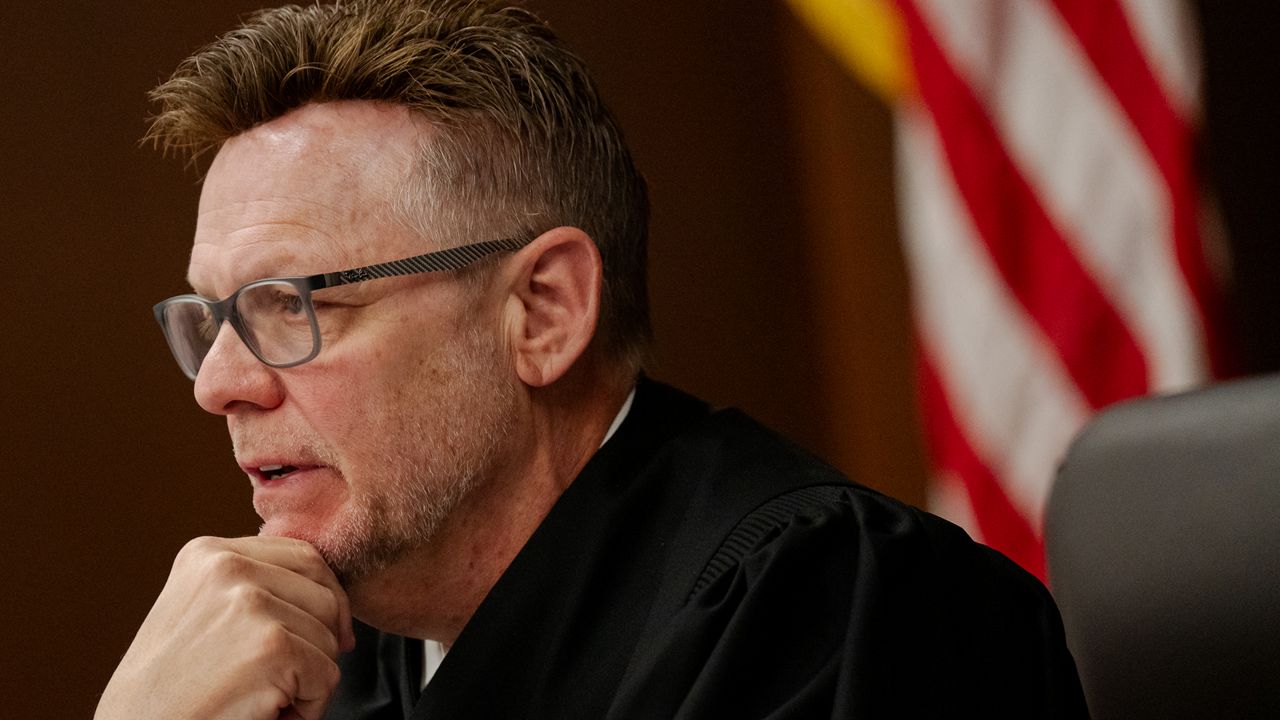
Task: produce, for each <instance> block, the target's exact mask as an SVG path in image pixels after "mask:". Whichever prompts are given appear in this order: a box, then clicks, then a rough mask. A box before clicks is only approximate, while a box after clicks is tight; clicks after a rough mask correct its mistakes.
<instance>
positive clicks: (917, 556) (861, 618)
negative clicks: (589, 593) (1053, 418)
mask: <svg viewBox="0 0 1280 720" xmlns="http://www.w3.org/2000/svg"><path fill="white" fill-rule="evenodd" d="M702 432H706V433H708V434H709V435H711V436H713V437H718V438H719V440H718V441H717V442H714V443H708V442H706V441H705V440H704V441H699V442H694V443H693V444H694V445H695V446H698V447H701V448H703V452H710V453H711V456H710V457H704V458H703V460H702V463H703V468H704V473H705V475H704V477H703V478H702V482H701V486H702V487H704V488H707V492H708V494H709V496H708V497H707V498H705V499H703V500H702V505H704V506H705V507H706V508H707V511H706V513H705V516H704V517H698V518H691V519H690V520H689V522H692V523H693V524H695V525H702V526H711V527H717V528H721V530H720V531H718V532H723V534H722V535H721V536H720V537H719V538H718V539H717V540H716V546H715V547H714V548H713V549H711V550H710V551H709V552H708V550H707V549H706V547H709V546H704V547H703V548H702V549H700V550H698V551H690V554H691V555H694V556H696V555H699V554H700V553H701V554H702V555H703V557H706V558H709V559H708V560H706V561H705V565H704V566H703V567H702V568H701V569H700V570H699V571H698V572H697V573H696V574H695V577H696V579H695V580H693V581H692V584H691V585H690V586H689V587H688V590H687V592H686V593H685V594H684V597H683V598H681V599H680V602H679V605H678V607H676V606H675V603H674V602H671V601H669V602H668V607H667V609H666V610H665V611H664V610H663V608H662V607H661V603H659V607H658V609H657V612H659V613H661V614H663V617H662V618H661V620H660V621H658V622H654V621H653V619H652V618H651V622H650V625H649V630H650V631H651V632H650V634H648V635H647V636H646V637H644V638H643V639H642V640H641V642H640V644H639V646H638V648H637V651H636V654H635V655H634V656H633V659H632V662H631V665H630V666H629V668H628V671H627V673H626V675H625V678H624V681H623V684H622V687H620V689H619V692H618V695H617V696H616V700H615V703H614V705H613V708H612V713H611V717H619V718H621V717H674V718H703V717H706V718H711V717H770V718H774V717H776V718H783V717H795V718H801V717H944V716H946V717H950V716H953V715H954V714H956V712H957V710H961V709H964V710H966V712H965V714H968V712H967V711H968V710H972V711H975V712H978V713H980V714H982V715H984V716H987V717H1019V718H1037V717H1045V718H1076V717H1087V711H1086V709H1085V705H1084V700H1083V694H1082V692H1081V688H1080V684H1079V680H1078V676H1077V674H1076V670H1075V665H1074V662H1073V661H1072V659H1071V656H1070V654H1069V653H1068V652H1067V649H1066V644H1065V639H1064V636H1063V630H1062V622H1061V618H1060V616H1059V614H1058V611H1057V608H1056V606H1055V605H1054V602H1053V600H1052V598H1051V597H1050V595H1049V593H1048V591H1047V590H1046V589H1045V587H1044V586H1043V584H1041V583H1040V581H1039V580H1038V579H1036V578H1035V577H1033V576H1031V575H1030V574H1029V573H1027V572H1025V571H1024V570H1022V569H1021V568H1019V567H1018V566H1017V565H1015V564H1014V563H1012V562H1011V561H1010V560H1008V559H1007V558H1005V557H1004V556H1003V555H1001V554H999V553H997V552H995V551H994V550H991V549H990V548H988V547H986V546H983V545H980V544H978V543H976V542H974V541H972V540H971V539H970V538H969V536H968V535H967V534H966V533H965V532H964V531H963V530H961V529H960V528H958V527H956V526H955V525H953V524H951V523H949V522H947V521H945V520H943V519H941V518H938V517H936V516H934V515H931V514H929V513H926V512H923V511H921V510H918V509H916V508H913V507H910V506H907V505H905V504H903V503H900V502H898V501H896V500H893V499H891V498H888V497H886V496H884V495H881V494H879V493H877V492H875V491H873V490H870V489H868V488H866V487H863V486H860V485H857V484H854V483H852V482H850V481H848V480H847V479H846V478H845V477H844V476H843V475H841V474H840V473H839V472H838V471H836V470H834V469H833V468H831V467H830V466H828V465H827V464H826V463H823V462H822V461H820V460H818V459H817V458H814V457H813V456H811V455H809V454H808V453H807V452H805V451H804V450H802V449H800V448H798V447H796V446H794V445H792V444H791V443H789V442H788V441H786V440H785V439H783V438H781V437H779V436H777V435H776V434H774V433H772V432H771V431H769V430H767V429H765V428H763V427H760V426H758V425H757V424H755V423H754V421H752V420H750V419H749V418H747V417H746V416H744V415H742V414H740V413H736V412H733V411H728V412H724V413H716V414H714V415H713V416H712V417H711V418H710V419H709V421H708V424H707V426H706V427H705V428H704V429H703V430H702ZM709 447H711V448H714V450H710V451H708V450H707V448H709ZM742 498H749V501H748V502H749V503H751V504H752V506H751V509H750V510H749V511H747V512H745V513H744V514H739V515H738V516H737V520H736V522H734V523H733V524H732V527H731V528H729V529H728V530H727V531H723V528H724V527H725V523H724V519H725V517H728V516H732V515H734V514H735V513H742V506H743V503H742V502H741V499H742ZM696 504H697V503H696V502H695V505H696ZM730 506H732V507H733V508H734V509H733V510H728V511H726V510H725V508H726V507H730ZM716 535H717V533H711V534H710V536H711V537H715V536H716ZM707 539H709V538H707V537H704V538H703V540H704V543H705V541H706V540H707Z"/></svg>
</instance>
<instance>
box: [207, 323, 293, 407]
mask: <svg viewBox="0 0 1280 720" xmlns="http://www.w3.org/2000/svg"><path fill="white" fill-rule="evenodd" d="M195 395H196V402H197V403H199V404H200V407H202V408H204V409H205V411H207V412H210V413H213V414H214V415H231V414H234V413H236V412H239V411H242V410H246V409H260V410H270V409H272V408H274V407H277V406H279V405H280V403H281V402H283V400H284V391H283V388H282V387H281V384H280V378H279V375H278V374H277V373H276V371H275V369H274V368H271V367H268V366H267V365H264V364H262V363H261V362H259V361H258V358H256V357H254V355H253V353H252V352H250V350H249V348H248V347H246V346H245V344H244V343H243V342H242V341H241V340H240V337H239V336H238V335H237V334H236V331H235V328H233V327H231V323H228V322H224V323H223V324H222V327H221V328H219V329H218V336H217V337H216V338H214V341H213V347H211V348H209V354H208V355H206V356H205V358H204V362H203V363H201V365H200V372H198V373H196V384H195Z"/></svg>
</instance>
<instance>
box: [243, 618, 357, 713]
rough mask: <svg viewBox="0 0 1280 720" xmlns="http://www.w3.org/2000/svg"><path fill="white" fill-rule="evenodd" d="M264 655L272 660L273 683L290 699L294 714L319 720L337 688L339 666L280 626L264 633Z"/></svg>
mask: <svg viewBox="0 0 1280 720" xmlns="http://www.w3.org/2000/svg"><path fill="white" fill-rule="evenodd" d="M262 642H263V646H262V652H263V654H264V657H265V658H270V659H271V661H270V662H269V663H268V665H267V667H270V668H272V671H271V672H270V677H271V682H272V684H274V685H275V687H276V688H277V689H278V690H279V691H280V692H282V693H283V694H284V695H285V696H286V697H288V698H289V699H290V701H291V703H292V707H293V710H294V712H296V713H297V714H298V715H301V716H302V717H303V718H304V719H305V720H319V718H320V717H321V716H322V715H323V714H324V709H325V706H327V705H328V703H329V698H330V697H331V696H332V695H333V691H334V690H335V689H336V688H337V686H338V678H339V671H338V665H337V663H335V662H334V661H333V660H332V659H331V658H329V656H327V655H325V654H324V653H322V652H320V651H319V650H317V649H316V648H315V646H313V645H311V644H310V643H309V642H307V641H306V640H304V639H303V638H301V637H299V636H297V635H294V634H293V633H292V632H290V631H288V630H286V629H284V628H279V627H277V628H276V629H274V630H272V631H270V632H267V633H264V636H263V641H262Z"/></svg>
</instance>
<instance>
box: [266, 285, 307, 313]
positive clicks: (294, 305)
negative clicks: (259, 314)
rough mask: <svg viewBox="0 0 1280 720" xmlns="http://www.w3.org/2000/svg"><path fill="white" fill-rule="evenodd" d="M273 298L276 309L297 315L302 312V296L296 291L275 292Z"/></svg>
mask: <svg viewBox="0 0 1280 720" xmlns="http://www.w3.org/2000/svg"><path fill="white" fill-rule="evenodd" d="M271 300H272V304H273V305H275V307H276V309H277V310H280V311H281V312H286V313H289V314H291V315H297V314H299V313H301V312H302V296H300V295H297V294H295V293H287V292H279V291H277V292H273V293H272V298H271Z"/></svg>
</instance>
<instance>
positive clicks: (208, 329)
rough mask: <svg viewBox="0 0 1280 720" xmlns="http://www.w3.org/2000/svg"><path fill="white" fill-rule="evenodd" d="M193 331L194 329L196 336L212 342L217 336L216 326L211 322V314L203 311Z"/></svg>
mask: <svg viewBox="0 0 1280 720" xmlns="http://www.w3.org/2000/svg"><path fill="white" fill-rule="evenodd" d="M195 331H196V337H199V338H202V339H203V340H205V341H207V342H209V343H212V342H213V339H214V337H215V336H217V334H218V327H217V326H216V325H214V324H213V316H212V315H209V314H208V313H205V314H204V315H203V316H202V317H201V318H200V319H199V320H198V321H197V322H196V326H195Z"/></svg>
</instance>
